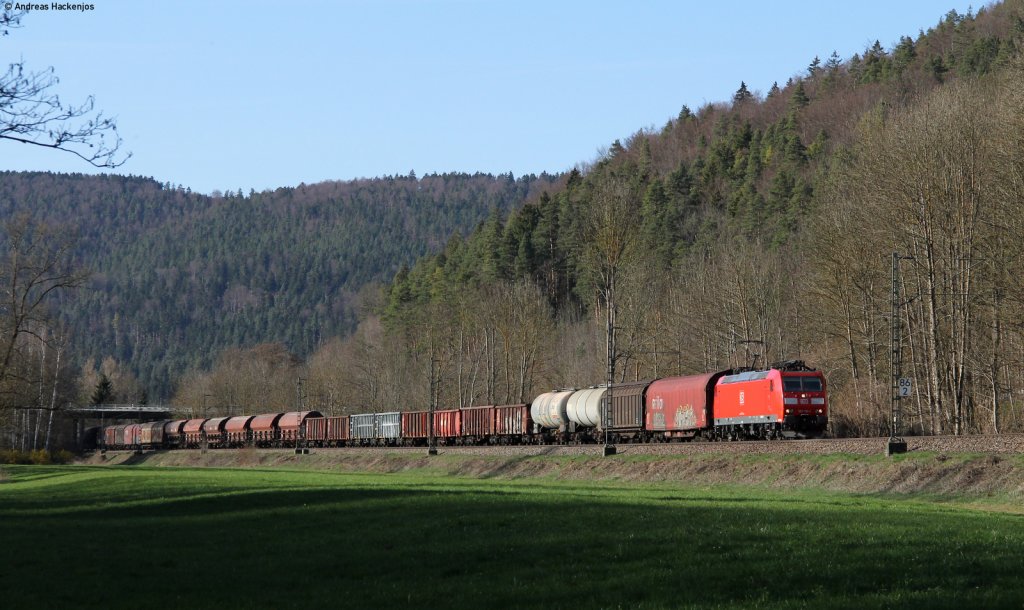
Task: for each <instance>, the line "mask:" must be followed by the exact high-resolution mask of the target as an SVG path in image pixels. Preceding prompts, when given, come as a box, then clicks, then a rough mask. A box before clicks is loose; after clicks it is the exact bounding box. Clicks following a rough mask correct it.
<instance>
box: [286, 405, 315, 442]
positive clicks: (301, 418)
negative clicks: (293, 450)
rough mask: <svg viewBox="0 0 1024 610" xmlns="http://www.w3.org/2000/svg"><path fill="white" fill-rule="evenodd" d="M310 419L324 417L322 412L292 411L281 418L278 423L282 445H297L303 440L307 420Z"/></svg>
mask: <svg viewBox="0 0 1024 610" xmlns="http://www.w3.org/2000/svg"><path fill="white" fill-rule="evenodd" d="M310 417H323V414H322V413H320V411H290V412H288V413H285V414H284V415H282V416H281V419H280V420H278V422H277V427H278V429H279V430H280V439H281V442H282V443H295V442H298V441H300V440H302V435H303V431H304V430H305V423H306V420H307V419H309V418H310Z"/></svg>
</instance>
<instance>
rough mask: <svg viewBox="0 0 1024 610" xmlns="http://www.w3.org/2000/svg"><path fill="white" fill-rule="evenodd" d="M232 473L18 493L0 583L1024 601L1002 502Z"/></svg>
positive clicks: (766, 601) (407, 594)
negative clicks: (214, 480)
mask: <svg viewBox="0 0 1024 610" xmlns="http://www.w3.org/2000/svg"><path fill="white" fill-rule="evenodd" d="M225 476H227V475H225ZM172 480H173V479H172ZM229 481H230V479H226V480H225V482H224V483H223V484H222V485H219V486H218V485H216V484H214V485H211V486H210V487H209V488H204V487H203V485H204V483H203V481H200V482H199V483H195V482H192V481H188V482H187V483H185V485H184V486H185V487H186V488H187V489H185V490H184V491H185V493H182V494H181V495H179V496H177V497H174V498H168V499H166V500H161V499H160V498H159V497H157V498H150V500H148V501H147V500H146V499H145V498H143V497H141V496H140V495H139V494H134V493H131V490H130V489H122V488H110V489H109V490H108V493H109V494H110V497H109V498H108V500H109V504H108V505H105V506H95V505H89V504H86V505H84V506H82V507H80V508H78V509H73V508H72V509H70V510H68V511H66V512H62V513H60V514H47V515H39V514H37V512H36V511H35V510H34V509H38V508H39V506H38V504H37V503H36V500H33V501H31V502H29V503H26V504H19V503H18V502H15V506H14V507H13V508H10V507H9V508H8V510H6V511H5V518H4V519H2V520H0V536H2V538H3V539H4V540H5V545H3V549H4V550H2V551H0V556H3V555H4V554H6V555H9V556H8V557H6V561H5V562H4V565H7V566H11V569H9V570H5V571H4V574H3V575H0V585H3V584H4V583H13V582H18V583H21V585H19V586H18V587H17V588H16V589H12V588H10V587H6V588H7V590H8V591H9V592H10V591H13V592H12V593H11V595H10V596H9V598H8V602H9V603H11V604H13V605H11V606H9V607H31V606H34V605H35V606H38V605H42V606H46V605H48V603H52V602H53V600H54V599H61V598H62V596H66V595H71V594H73V593H74V592H80V593H82V594H83V595H82V597H80V598H79V599H78V600H77V601H78V603H76V606H79V607H99V606H105V607H107V606H110V605H112V606H113V607H129V606H132V607H141V606H151V607H163V606H174V607H238V606H253V607H299V606H302V607H308V606H311V605H320V606H327V607H336V606H338V605H340V604H343V605H345V606H346V607H352V608H358V607H391V606H407V605H411V604H417V605H422V606H425V607H432V608H435V607H472V606H480V607H536V606H543V607H550V608H574V609H577V608H581V607H583V608H589V607H641V606H642V607H716V606H717V607H743V606H748V605H749V606H753V605H759V606H767V607H807V606H811V607H813V606H820V605H823V604H824V603H825V602H826V601H827V602H828V605H830V606H834V607H838V608H843V607H850V608H854V607H857V608H860V607H865V606H881V605H887V604H892V603H895V602H896V601H897V600H898V601H899V604H900V605H901V606H903V607H921V608H924V607H928V608H933V607H948V608H954V607H956V608H961V607H997V606H1005V605H1012V604H1016V605H1019V604H1020V603H1021V602H1022V601H1024V584H1022V583H1020V582H1019V580H1018V578H1017V575H1018V574H1019V572H1020V569H1021V551H1020V549H1021V542H1022V534H1021V533H1020V532H1019V528H1017V527H1016V526H1015V525H1016V521H1014V520H1005V519H1001V518H1000V517H999V516H993V517H992V518H985V519H976V518H968V517H966V516H964V515H962V514H957V513H950V514H942V513H939V514H936V513H935V512H934V511H930V512H926V513H925V514H915V513H913V512H912V511H900V512H898V513H894V512H893V511H891V510H888V509H887V508H886V507H885V506H884V505H874V506H869V507H863V506H849V505H847V506H838V507H829V506H822V505H802V504H800V503H799V502H796V503H778V502H774V501H772V500H768V501H763V502H756V501H752V502H749V503H738V502H729V501H721V502H719V501H718V500H719V499H717V498H714V497H707V498H703V497H702V498H693V497H679V498H676V497H673V496H671V495H666V494H663V493H661V494H651V495H650V500H649V503H646V504H645V503H643V502H640V503H638V502H637V501H636V498H632V497H631V498H629V499H628V500H624V495H625V494H624V492H622V490H618V493H619V494H620V495H616V493H617V492H616V491H615V490H613V491H610V492H608V493H607V494H594V493H588V494H579V495H575V494H572V493H569V494H561V493H557V490H551V489H549V488H538V489H529V488H518V487H517V488H515V489H514V490H494V489H493V488H492V487H491V485H492V484H490V483H479V484H476V485H469V484H467V485H465V486H462V485H460V486H457V487H454V488H450V489H443V488H434V489H429V488H421V487H416V486H411V485H409V486H407V485H393V486H387V487H384V486H380V485H362V486H356V485H347V486H346V485H342V486H340V487H338V486H333V487H332V486H325V487H323V488H310V486H308V485H307V486H282V487H280V488H274V489H261V488H256V487H253V486H252V485H249V486H248V488H246V486H245V485H232V484H230V483H229ZM138 482H139V484H143V481H141V480H140V481H138ZM165 490H166V488H162V489H157V490H156V492H155V493H158V494H159V493H165ZM637 493H640V492H637ZM971 517H975V516H974V515H971ZM41 534H42V535H41ZM894 541H898V544H894ZM87 558H93V559H87ZM41 566H44V567H45V569H42V570H40V569H39V568H40V567H41ZM112 566H116V568H115V569H111V567H112ZM54 574H59V575H60V578H57V579H54V578H51V577H50V576H51V575H54ZM54 596H56V597H54ZM126 600H131V602H132V603H131V604H126V603H125V602H126Z"/></svg>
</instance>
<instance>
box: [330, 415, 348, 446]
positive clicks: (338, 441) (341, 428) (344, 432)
mask: <svg viewBox="0 0 1024 610" xmlns="http://www.w3.org/2000/svg"><path fill="white" fill-rule="evenodd" d="M348 423H349V422H348V415H339V416H337V417H328V418H327V441H328V442H329V443H331V444H333V445H335V446H337V447H341V446H343V445H345V444H347V443H348V439H349V430H348Z"/></svg>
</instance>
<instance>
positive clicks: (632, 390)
mask: <svg viewBox="0 0 1024 610" xmlns="http://www.w3.org/2000/svg"><path fill="white" fill-rule="evenodd" d="M649 385H651V382H650V381H635V382H632V383H616V384H613V385H612V421H611V426H609V427H608V429H609V430H612V431H615V432H616V433H617V436H618V438H619V439H620V440H639V439H640V438H641V436H642V435H643V425H644V390H646V389H647V386H649Z"/></svg>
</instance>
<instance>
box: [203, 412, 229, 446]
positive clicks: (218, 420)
mask: <svg viewBox="0 0 1024 610" xmlns="http://www.w3.org/2000/svg"><path fill="white" fill-rule="evenodd" d="M229 419H231V418H230V417H211V418H210V419H208V420H206V421H205V422H204V423H203V434H204V435H205V436H206V442H207V443H208V444H210V445H213V446H214V447H220V446H221V445H224V444H226V443H227V434H226V432H225V430H224V425H225V424H227V422H228V420H229Z"/></svg>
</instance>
